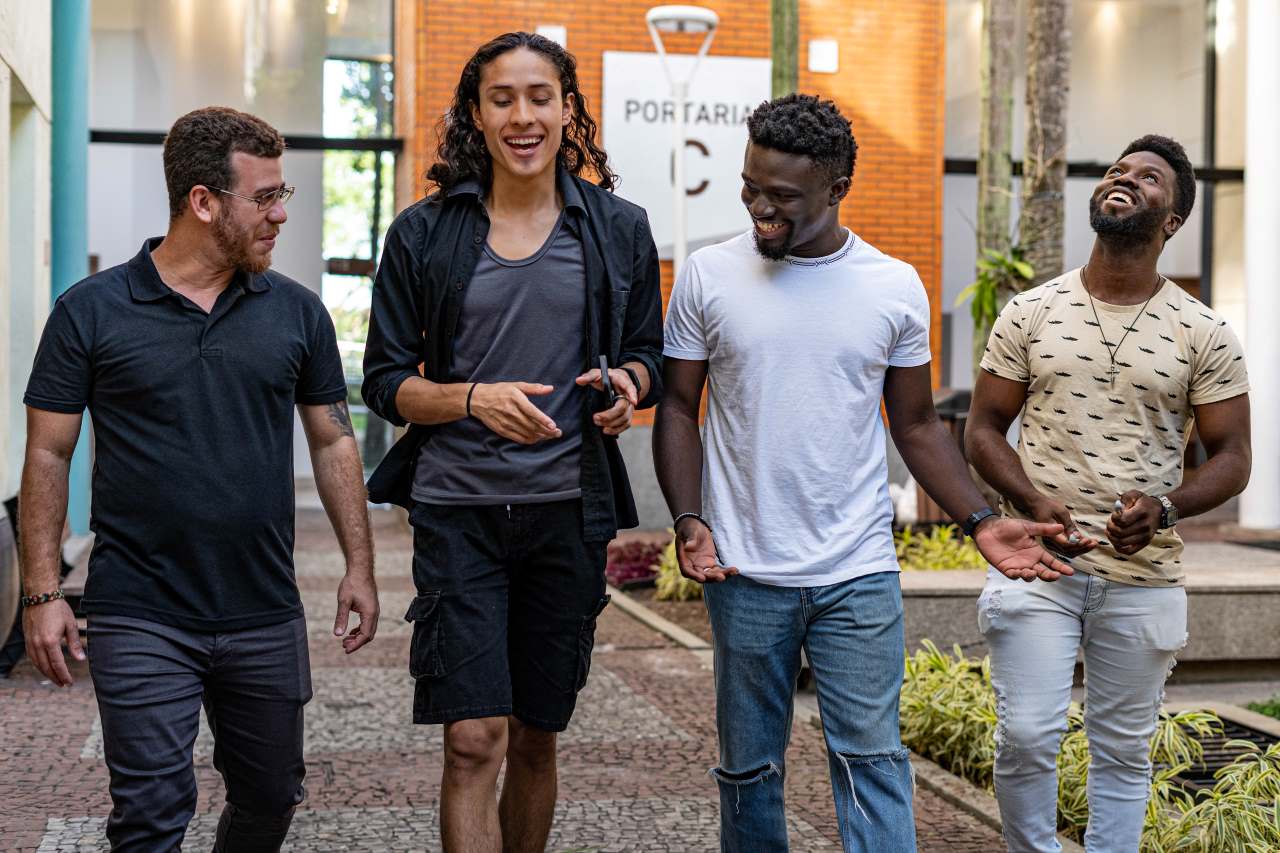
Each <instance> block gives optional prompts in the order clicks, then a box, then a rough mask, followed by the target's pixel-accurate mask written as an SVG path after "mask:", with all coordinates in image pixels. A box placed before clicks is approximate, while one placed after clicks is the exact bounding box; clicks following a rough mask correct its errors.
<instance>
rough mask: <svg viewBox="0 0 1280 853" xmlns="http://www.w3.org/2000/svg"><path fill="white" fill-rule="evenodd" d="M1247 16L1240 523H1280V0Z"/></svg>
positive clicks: (1252, 7)
mask: <svg viewBox="0 0 1280 853" xmlns="http://www.w3.org/2000/svg"><path fill="white" fill-rule="evenodd" d="M1248 14H1249V26H1248V28H1247V30H1246V32H1247V34H1248V35H1247V38H1248V44H1247V47H1246V50H1247V58H1246V68H1247V76H1248V80H1247V83H1246V106H1245V193H1244V220H1245V221H1244V226H1245V230H1244V256H1245V294H1246V297H1245V299H1246V301H1245V305H1246V310H1247V316H1248V325H1247V332H1246V335H1245V348H1246V356H1247V363H1248V365H1249V376H1250V385H1251V388H1250V399H1251V402H1252V409H1253V411H1252V420H1253V477H1252V479H1251V480H1250V483H1249V488H1248V489H1247V490H1246V491H1245V493H1244V495H1242V496H1241V499H1240V523H1241V524H1242V525H1244V526H1246V527H1280V383H1277V382H1276V381H1275V373H1276V370H1277V369H1280V335H1278V334H1276V326H1277V324H1280V287H1277V285H1276V276H1277V273H1280V193H1278V192H1277V187H1280V154H1278V153H1277V148H1276V140H1277V139H1280V109H1277V101H1276V97H1277V95H1276V93H1277V92H1280V50H1277V49H1276V45H1280V3H1276V2H1274V0H1262V2H1254V3H1250V4H1249V13H1248Z"/></svg>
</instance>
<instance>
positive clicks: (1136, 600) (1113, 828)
mask: <svg viewBox="0 0 1280 853" xmlns="http://www.w3.org/2000/svg"><path fill="white" fill-rule="evenodd" d="M978 625H979V627H980V628H981V630H982V633H983V636H985V637H986V640H987V645H988V646H989V647H990V650H991V684H992V687H994V688H995V693H996V708H997V714H998V716H999V724H998V726H997V729H996V766H995V784H996V798H997V799H998V800H999V803H1000V815H1001V818H1002V819H1003V822H1004V839H1005V843H1006V844H1008V845H1009V850H1010V853H1056V851H1059V850H1061V849H1062V848H1061V845H1059V844H1058V840H1057V838H1056V837H1055V827H1056V824H1057V817H1056V814H1057V802H1058V780H1057V764H1056V761H1057V754H1058V747H1059V744H1060V742H1061V739H1062V735H1063V733H1064V732H1065V731H1066V727H1067V706H1068V705H1069V704H1070V702H1071V679H1072V673H1073V671H1074V668H1075V662H1076V652H1077V650H1078V649H1083V650H1084V668H1085V730H1086V732H1087V734H1088V737H1089V754H1090V762H1089V782H1088V790H1087V793H1088V797H1089V828H1088V830H1087V831H1086V833H1085V849H1086V850H1088V851H1089V853H1136V851H1137V850H1138V842H1139V839H1140V838H1141V835H1142V822H1143V817H1144V815H1145V812H1146V804H1147V797H1148V794H1149V792H1150V787H1151V761H1150V757H1149V743H1150V740H1151V735H1152V733H1153V732H1154V731H1155V724H1156V715H1157V713H1158V712H1159V709H1160V704H1161V701H1162V698H1163V695H1164V683H1165V680H1166V678H1168V675H1169V671H1170V669H1171V668H1172V667H1173V663H1174V655H1175V653H1176V652H1177V651H1178V650H1179V649H1181V648H1182V646H1183V645H1184V644H1185V643H1186V637H1187V596H1186V590H1184V589H1183V588H1182V587H1168V588H1151V587H1140V586H1130V585H1126V584H1120V583H1115V582H1114V581H1108V580H1105V579H1103V578H1099V577H1095V576H1093V575H1087V574H1084V573H1083V572H1077V573H1076V574H1075V575H1072V576H1069V577H1063V578H1061V579H1059V580H1057V581H1054V582H1053V583H1046V582H1044V581H1034V582H1032V583H1027V582H1025V581H1021V580H1009V579H1008V578H1006V577H1005V576H1004V575H1002V574H1000V573H999V572H997V571H996V570H995V569H989V570H988V571H987V584H986V587H985V588H984V589H983V591H982V596H981V598H979V599H978Z"/></svg>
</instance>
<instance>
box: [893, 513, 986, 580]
mask: <svg viewBox="0 0 1280 853" xmlns="http://www.w3.org/2000/svg"><path fill="white" fill-rule="evenodd" d="M957 532H958V530H957V528H956V526H955V525H954V524H939V525H937V526H935V527H934V528H933V529H932V530H930V531H929V532H928V533H917V532H916V531H915V530H913V529H912V528H911V526H910V525H908V526H907V527H906V528H904V529H903V530H901V531H899V532H898V533H895V534H894V535H893V540H894V545H895V547H896V549H897V552H898V563H899V564H900V565H901V566H902V568H903V569H904V570H905V571H917V572H934V571H946V570H948V569H985V568H986V567H987V561H986V558H984V557H983V556H982V553H981V552H980V551H979V550H978V546H977V545H975V544H973V540H972V539H970V538H969V537H968V536H964V535H960V536H957V535H956V534H957Z"/></svg>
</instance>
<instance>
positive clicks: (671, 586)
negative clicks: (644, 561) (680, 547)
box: [653, 531, 702, 601]
mask: <svg viewBox="0 0 1280 853" xmlns="http://www.w3.org/2000/svg"><path fill="white" fill-rule="evenodd" d="M670 532H671V541H670V542H669V543H667V547H666V548H664V549H663V551H662V559H661V560H659V561H658V577H657V579H656V580H655V582H654V583H655V589H654V593H653V597H654V598H656V599H657V600H658V601H693V600H694V599H698V598H702V584H700V583H698V582H697V581H691V580H689V579H688V578H687V577H685V576H684V575H682V574H680V564H679V563H677V562H676V539H675V531H670Z"/></svg>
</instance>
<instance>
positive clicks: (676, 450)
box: [653, 405, 702, 517]
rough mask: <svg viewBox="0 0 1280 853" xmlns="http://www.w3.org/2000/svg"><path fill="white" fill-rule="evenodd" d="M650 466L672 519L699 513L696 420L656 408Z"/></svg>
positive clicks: (699, 446) (670, 409) (699, 438)
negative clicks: (690, 513) (652, 467)
mask: <svg viewBox="0 0 1280 853" xmlns="http://www.w3.org/2000/svg"><path fill="white" fill-rule="evenodd" d="M653 463H654V468H655V470H656V472H657V475H658V485H659V486H660V487H661V488H662V495H663V497H664V498H666V500H667V508H668V509H669V510H671V515H672V517H675V516H677V515H679V514H680V513H682V512H696V513H699V514H700V513H701V512H702V436H701V434H700V433H699V432H698V421H697V418H696V417H691V416H690V415H689V414H687V413H685V412H678V411H675V410H674V408H673V407H672V406H670V405H663V406H660V407H659V408H658V414H657V418H656V419H655V421H654V426H653Z"/></svg>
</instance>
